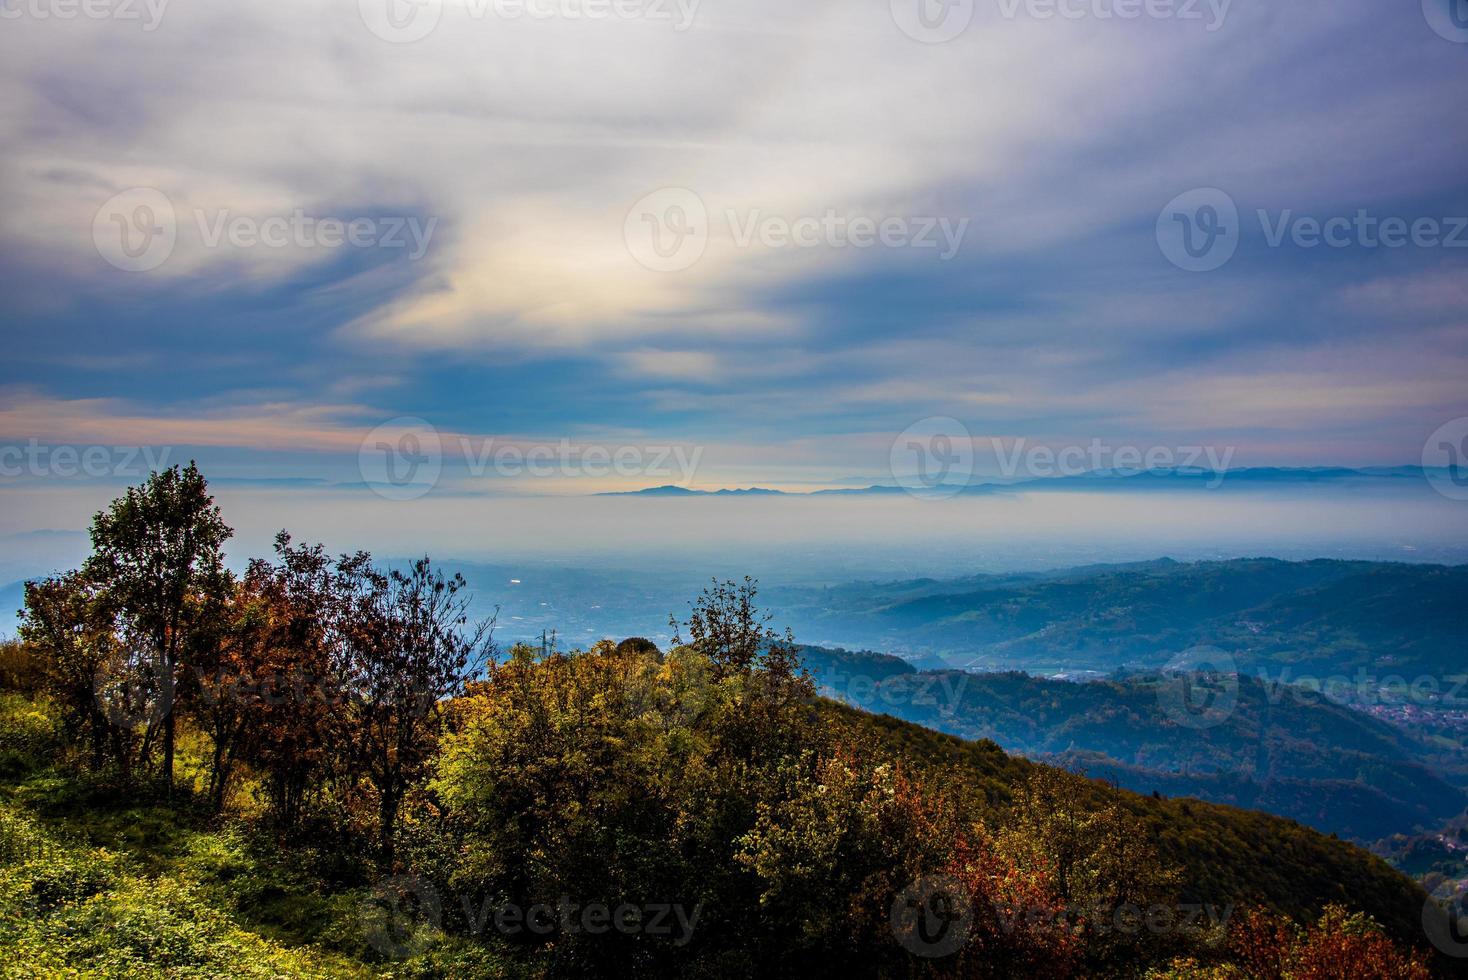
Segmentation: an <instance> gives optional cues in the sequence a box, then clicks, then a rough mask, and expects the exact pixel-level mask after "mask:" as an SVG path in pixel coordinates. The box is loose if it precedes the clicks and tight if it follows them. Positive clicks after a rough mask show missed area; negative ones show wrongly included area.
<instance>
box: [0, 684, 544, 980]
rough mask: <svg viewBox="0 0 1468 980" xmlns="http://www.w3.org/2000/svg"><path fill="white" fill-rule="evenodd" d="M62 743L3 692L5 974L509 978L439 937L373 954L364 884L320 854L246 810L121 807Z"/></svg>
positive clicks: (51, 725)
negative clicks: (281, 842)
mask: <svg viewBox="0 0 1468 980" xmlns="http://www.w3.org/2000/svg"><path fill="white" fill-rule="evenodd" d="M60 746H61V743H60V738H59V733H58V732H57V729H56V720H55V716H54V713H53V712H52V711H51V710H50V709H49V706H48V705H47V704H46V703H45V701H44V700H32V699H29V698H27V697H24V696H22V695H17V694H8V693H7V694H0V976H4V977H127V978H152V977H170V978H187V977H221V976H230V977H265V978H275V977H307V978H343V980H355V978H367V977H412V976H435V975H437V976H443V975H454V976H502V975H505V974H506V973H508V972H512V971H510V970H509V969H508V964H506V963H504V962H502V961H500V960H498V959H497V958H496V957H495V956H494V955H492V954H491V953H490V952H488V951H486V950H483V949H481V948H479V947H470V946H469V945H468V944H465V943H461V942H458V941H455V940H451V939H447V938H444V937H430V941H429V942H428V943H427V944H426V946H425V947H424V948H423V949H422V950H421V952H419V953H418V954H417V955H415V956H413V957H412V958H410V959H407V960H404V961H398V962H395V961H388V960H382V959H381V958H379V957H377V955H376V954H375V953H374V951H373V949H372V948H371V946H370V945H369V943H368V942H367V941H366V938H365V935H366V934H365V931H364V926H363V918H362V914H363V911H362V910H363V907H364V902H365V901H367V899H368V897H369V895H370V894H371V892H370V885H369V884H368V883H367V881H366V880H365V878H363V880H359V881H352V880H350V878H349V879H348V880H346V881H342V880H333V878H332V876H331V875H330V874H323V869H325V870H326V871H328V872H329V871H334V870H339V869H337V868H333V867H332V865H331V863H330V862H329V861H325V860H323V856H322V855H320V854H316V853H314V852H310V851H296V850H291V851H286V850H283V849H281V848H279V847H278V846H275V845H274V843H273V841H271V839H270V838H269V836H268V835H266V834H265V833H264V832H262V831H260V830H259V829H257V828H256V827H255V825H254V822H253V821H252V820H251V819H250V815H249V814H248V813H236V814H234V815H232V816H230V817H227V818H223V819H221V818H216V817H215V816H213V815H212V814H209V813H207V812H206V811H205V810H204V809H203V808H202V807H199V806H197V805H195V804H194V803H193V802H192V798H190V799H188V800H185V801H184V802H183V803H182V805H179V804H177V803H176V804H175V805H165V804H164V802H163V800H162V799H161V798H159V796H158V794H157V793H154V794H152V796H151V797H150V794H149V793H148V791H147V789H146V788H143V790H141V791H140V792H135V793H132V794H129V795H128V797H127V798H123V797H121V796H119V794H118V793H117V792H116V791H115V789H114V788H113V787H112V786H110V785H109V784H108V783H107V782H106V781H104V780H100V779H93V778H88V777H82V776H78V775H75V774H74V773H73V772H72V771H71V770H70V769H69V768H64V767H63V766H61V765H59V764H58V758H59V753H60V751H61V748H60ZM181 748H182V749H183V750H184V751H183V752H182V753H181V759H183V760H184V762H185V764H184V767H183V771H184V772H186V773H187V772H188V771H189V766H190V764H191V763H192V761H193V758H192V753H191V752H190V751H189V749H190V748H191V746H189V745H188V740H184V745H182V746H181ZM513 972H523V971H513Z"/></svg>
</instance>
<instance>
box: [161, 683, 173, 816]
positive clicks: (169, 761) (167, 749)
mask: <svg viewBox="0 0 1468 980" xmlns="http://www.w3.org/2000/svg"><path fill="white" fill-rule="evenodd" d="M163 779H164V780H165V781H166V782H167V784H168V798H169V799H170V800H172V799H173V704H172V700H171V697H170V702H169V704H168V714H166V715H164V716H163Z"/></svg>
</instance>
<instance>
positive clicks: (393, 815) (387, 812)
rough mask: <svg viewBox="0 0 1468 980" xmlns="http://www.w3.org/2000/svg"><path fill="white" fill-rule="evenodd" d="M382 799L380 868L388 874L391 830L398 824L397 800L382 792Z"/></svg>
mask: <svg viewBox="0 0 1468 980" xmlns="http://www.w3.org/2000/svg"><path fill="white" fill-rule="evenodd" d="M381 797H382V811H381V819H382V866H383V868H385V869H386V870H387V871H388V872H391V871H392V863H393V830H394V829H395V828H396V827H397V823H398V799H397V796H395V795H394V794H393V793H391V792H383V793H382V794H381Z"/></svg>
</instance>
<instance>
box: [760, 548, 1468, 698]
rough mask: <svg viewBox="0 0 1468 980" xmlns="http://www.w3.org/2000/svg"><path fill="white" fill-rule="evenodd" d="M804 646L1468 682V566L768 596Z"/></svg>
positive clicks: (1227, 564)
mask: <svg viewBox="0 0 1468 980" xmlns="http://www.w3.org/2000/svg"><path fill="white" fill-rule="evenodd" d="M775 598H776V603H777V605H778V607H779V610H780V613H781V616H782V618H784V619H786V620H788V621H789V622H791V624H792V625H793V626H794V627H795V628H796V630H797V632H799V633H800V635H801V636H803V637H805V638H806V639H807V640H808V641H811V642H822V641H824V640H825V639H826V638H830V640H831V642H828V643H826V644H825V645H840V643H841V642H842V638H844V637H860V638H861V645H863V646H866V647H869V648H879V649H883V650H885V651H887V652H890V653H896V654H901V655H903V656H904V657H907V658H909V659H921V660H924V661H925V662H931V661H933V660H934V659H935V658H938V659H941V660H943V661H945V662H946V663H948V664H949V665H951V666H956V667H970V666H973V667H981V668H984V669H994V670H1003V669H1016V670H1029V671H1031V672H1036V671H1043V672H1050V671H1068V672H1071V673H1076V672H1084V671H1088V670H1089V671H1097V672H1100V673H1111V672H1113V671H1115V670H1117V669H1121V668H1126V669H1132V670H1147V669H1153V670H1155V669H1158V668H1161V667H1163V666H1165V665H1166V664H1168V663H1169V662H1170V661H1171V660H1172V659H1173V658H1174V657H1176V656H1178V655H1179V654H1181V653H1183V652H1184V651H1186V650H1188V649H1190V648H1192V647H1196V646H1199V645H1212V646H1216V647H1219V648H1221V649H1222V650H1224V651H1226V652H1227V653H1228V654H1230V655H1231V656H1232V657H1233V658H1234V660H1235V661H1236V662H1237V663H1238V665H1239V667H1241V668H1245V669H1247V670H1248V672H1250V673H1253V672H1255V671H1256V670H1264V671H1266V672H1267V674H1268V676H1269V678H1270V679H1273V680H1279V679H1283V680H1285V681H1286V682H1288V681H1290V680H1291V679H1292V678H1298V677H1300V676H1302V675H1305V674H1313V675H1315V676H1320V677H1330V676H1336V675H1346V676H1348V677H1355V676H1357V675H1358V672H1364V673H1365V676H1366V678H1367V679H1368V680H1369V681H1377V682H1380V681H1382V680H1384V679H1385V678H1386V677H1388V676H1390V675H1403V674H1405V675H1406V677H1407V679H1408V680H1411V679H1413V678H1414V677H1415V676H1417V675H1424V674H1425V675H1428V676H1431V677H1432V678H1434V679H1435V681H1436V682H1437V683H1438V684H1439V685H1440V687H1442V688H1444V689H1446V688H1449V687H1451V680H1450V679H1453V678H1457V677H1460V676H1461V675H1462V674H1463V673H1464V666H1463V660H1462V650H1461V644H1460V642H1459V638H1460V637H1461V635H1462V631H1463V629H1464V628H1465V626H1468V566H1442V565H1402V564H1392V563H1383V562H1357V561H1334V560H1315V561H1303V562H1289V561H1280V560H1276V559H1240V560H1232V561H1220V562H1196V563H1187V564H1184V563H1180V562H1174V561H1170V560H1162V561H1156V562H1144V563H1138V564H1133V565H1115V566H1095V567H1088V568H1076V569H1068V570H1065V571H1061V572H1054V573H1036V574H1029V575H978V576H970V577H967V578H961V579H954V580H948V581H935V580H931V579H919V580H914V581H909V582H894V583H886V584H871V583H853V584H851V585H848V586H841V587H833V588H828V589H789V590H781V591H780V592H778V593H777V594H776V597H775Z"/></svg>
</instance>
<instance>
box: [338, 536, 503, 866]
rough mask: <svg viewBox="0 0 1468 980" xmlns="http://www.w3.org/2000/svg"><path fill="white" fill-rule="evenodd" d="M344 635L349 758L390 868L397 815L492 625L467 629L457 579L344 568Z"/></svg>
mask: <svg viewBox="0 0 1468 980" xmlns="http://www.w3.org/2000/svg"><path fill="white" fill-rule="evenodd" d="M342 571H343V574H344V576H345V578H346V580H347V588H346V598H345V609H346V614H345V618H344V621H343V635H342V639H343V642H344V645H345V646H344V649H345V659H346V664H347V686H348V690H349V691H350V693H351V696H352V700H351V706H352V719H351V730H352V735H353V740H354V745H353V747H354V758H355V760H356V763H357V765H358V766H359V767H360V770H361V771H362V772H363V773H364V774H365V775H366V777H367V779H368V781H369V782H371V784H372V786H373V788H374V789H375V790H376V792H377V800H378V808H379V809H378V813H379V834H380V846H381V853H382V863H383V865H384V866H385V867H389V868H390V867H391V866H392V863H393V838H394V834H395V833H396V830H397V822H398V820H397V818H398V808H399V806H400V805H401V804H402V801H403V797H404V796H405V795H406V793H407V792H408V790H409V789H411V788H412V787H413V786H415V785H417V784H418V783H419V782H420V781H421V780H422V779H423V778H424V776H425V775H426V773H427V768H428V764H429V763H430V761H431V760H432V758H433V754H434V750H435V748H436V746H437V740H438V734H439V732H440V730H441V727H442V723H443V711H444V702H445V700H446V699H449V698H453V697H455V696H457V695H459V694H461V693H463V691H464V687H465V685H466V684H467V683H468V681H469V680H470V679H471V678H472V677H473V676H474V675H475V674H477V673H478V672H479V671H480V670H481V669H482V668H483V666H484V663H485V661H486V660H487V659H488V655H489V653H490V650H491V649H492V640H491V634H492V630H493V626H494V621H493V619H489V620H486V621H483V622H480V623H477V624H473V625H471V624H470V623H469V616H468V608H469V602H470V597H469V596H468V595H465V594H462V593H463V590H464V588H465V582H464V578H463V576H461V575H454V576H453V577H451V578H450V577H445V576H444V574H443V573H442V572H438V571H435V570H434V569H433V567H432V564H431V562H430V561H429V559H428V558H426V557H425V558H420V559H419V560H417V561H415V562H414V563H413V565H412V566H411V567H410V568H409V569H408V570H407V571H406V572H404V571H400V570H398V569H393V570H391V571H389V572H387V573H386V574H384V573H382V572H380V571H378V570H376V569H373V568H371V567H370V566H367V565H365V564H359V565H354V566H352V567H343V569H342Z"/></svg>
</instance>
